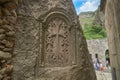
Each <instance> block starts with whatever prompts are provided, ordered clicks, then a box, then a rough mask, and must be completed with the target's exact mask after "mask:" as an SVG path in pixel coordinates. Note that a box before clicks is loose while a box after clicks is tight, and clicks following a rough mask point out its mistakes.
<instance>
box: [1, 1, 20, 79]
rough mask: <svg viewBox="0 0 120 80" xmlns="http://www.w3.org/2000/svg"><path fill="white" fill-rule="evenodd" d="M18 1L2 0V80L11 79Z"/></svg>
mask: <svg viewBox="0 0 120 80" xmlns="http://www.w3.org/2000/svg"><path fill="white" fill-rule="evenodd" d="M17 5H18V1H15V0H0V80H11V72H12V69H13V65H12V64H11V63H12V56H13V48H14V38H15V37H14V35H15V28H14V26H15V24H16V19H17V15H16V12H15V10H16V8H17Z"/></svg>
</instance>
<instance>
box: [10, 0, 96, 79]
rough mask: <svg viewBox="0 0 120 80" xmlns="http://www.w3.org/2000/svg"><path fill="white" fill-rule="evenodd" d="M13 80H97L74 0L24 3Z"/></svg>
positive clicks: (27, 1) (17, 35) (15, 47)
mask: <svg viewBox="0 0 120 80" xmlns="http://www.w3.org/2000/svg"><path fill="white" fill-rule="evenodd" d="M17 14H18V23H17V26H16V30H17V31H16V34H15V46H14V55H15V57H14V58H13V64H14V69H13V75H12V76H13V80H90V79H91V80H96V76H95V72H94V69H93V66H92V61H91V58H90V56H89V52H88V49H87V44H86V40H85V37H84V36H83V32H82V29H81V26H80V24H79V19H78V16H77V15H76V12H75V9H74V6H73V3H72V0H22V2H20V6H19V8H18V12H17Z"/></svg>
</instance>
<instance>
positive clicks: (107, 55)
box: [105, 49, 110, 68]
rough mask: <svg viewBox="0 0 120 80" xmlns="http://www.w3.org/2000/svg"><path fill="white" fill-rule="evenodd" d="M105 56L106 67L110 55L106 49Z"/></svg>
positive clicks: (108, 64)
mask: <svg viewBox="0 0 120 80" xmlns="http://www.w3.org/2000/svg"><path fill="white" fill-rule="evenodd" d="M105 58H106V67H107V68H108V67H109V66H110V56H109V50H108V49H107V50H106V51H105Z"/></svg>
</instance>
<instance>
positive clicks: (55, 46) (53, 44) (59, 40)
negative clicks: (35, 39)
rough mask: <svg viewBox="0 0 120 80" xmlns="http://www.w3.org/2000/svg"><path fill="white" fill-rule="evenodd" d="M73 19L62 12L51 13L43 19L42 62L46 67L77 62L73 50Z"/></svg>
mask: <svg viewBox="0 0 120 80" xmlns="http://www.w3.org/2000/svg"><path fill="white" fill-rule="evenodd" d="M71 22H72V21H71V20H70V19H69V17H68V16H66V14H64V13H62V12H52V13H49V14H48V15H47V16H46V17H45V18H44V20H43V25H42V27H43V43H44V44H43V45H42V54H41V55H42V56H41V59H42V60H41V61H42V62H41V63H42V65H44V66H45V67H63V66H68V65H72V64H75V51H74V50H72V49H73V47H75V46H73V44H75V43H73V42H71V41H72V37H71V35H72V34H71V32H70V31H71V30H70V28H71V25H72V24H71Z"/></svg>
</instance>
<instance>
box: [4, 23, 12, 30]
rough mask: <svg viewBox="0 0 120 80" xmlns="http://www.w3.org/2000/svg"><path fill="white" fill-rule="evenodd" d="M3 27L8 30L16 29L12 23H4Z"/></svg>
mask: <svg viewBox="0 0 120 80" xmlns="http://www.w3.org/2000/svg"><path fill="white" fill-rule="evenodd" d="M5 24H6V23H5ZM2 28H4V29H5V30H6V31H13V30H14V27H13V26H10V25H3V26H2Z"/></svg>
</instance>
